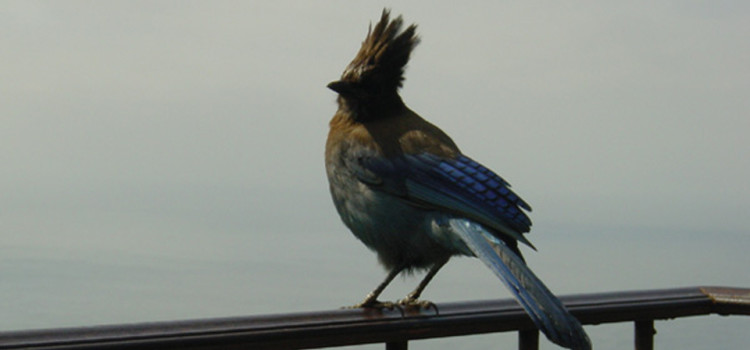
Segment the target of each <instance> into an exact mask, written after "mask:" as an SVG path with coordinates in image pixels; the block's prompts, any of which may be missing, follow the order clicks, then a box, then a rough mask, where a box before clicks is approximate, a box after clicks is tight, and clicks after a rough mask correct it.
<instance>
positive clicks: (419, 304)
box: [397, 296, 438, 312]
mask: <svg viewBox="0 0 750 350" xmlns="http://www.w3.org/2000/svg"><path fill="white" fill-rule="evenodd" d="M397 304H398V305H401V306H403V307H407V308H409V307H413V308H417V309H425V310H429V309H433V310H435V312H437V311H438V307H437V305H435V303H433V302H431V301H429V300H419V299H417V298H414V297H411V296H407V297H406V298H403V299H401V300H399V301H398V302H397Z"/></svg>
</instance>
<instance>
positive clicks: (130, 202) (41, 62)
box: [0, 1, 750, 349]
mask: <svg viewBox="0 0 750 350" xmlns="http://www.w3.org/2000/svg"><path fill="white" fill-rule="evenodd" d="M384 6H388V7H392V8H393V11H394V13H396V14H399V13H402V14H404V17H405V20H406V22H408V23H412V22H416V23H418V24H419V33H420V35H421V36H422V38H423V41H422V43H421V44H420V45H419V46H418V47H417V50H416V52H415V54H414V55H413V59H412V61H411V64H410V65H409V68H408V70H407V80H406V82H405V87H404V89H403V91H402V94H403V96H404V99H405V100H406V102H407V104H408V105H409V106H410V107H411V108H412V109H414V110H416V111H417V112H418V113H420V114H421V115H422V116H424V117H426V118H428V119H429V120H431V121H433V122H434V123H436V124H438V125H439V126H441V127H442V128H443V129H444V130H445V131H446V132H448V133H450V134H451V135H452V136H453V138H454V140H455V141H456V142H457V143H458V144H459V145H460V146H461V147H462V150H463V151H464V152H465V153H467V154H469V155H470V156H472V157H473V158H475V159H477V160H479V161H481V162H482V163H484V164H485V165H487V166H488V167H490V168H492V169H494V170H496V171H497V172H498V173H500V174H501V175H502V176H504V177H505V178H506V179H507V180H509V181H510V182H511V183H512V184H513V185H514V189H515V190H516V191H517V192H518V193H519V194H521V195H522V196H523V197H524V198H525V199H526V200H527V201H529V202H530V203H531V204H532V206H533V207H534V209H535V210H534V212H533V213H532V214H533V215H532V219H533V220H534V223H535V225H534V229H533V232H532V234H531V235H530V237H529V238H530V239H531V240H532V241H533V242H534V243H535V244H536V246H537V247H538V248H539V252H536V253H535V252H532V251H529V250H526V251H525V252H526V256H527V258H528V260H529V264H530V265H531V266H532V267H533V269H534V270H535V271H536V272H538V274H539V275H540V277H542V279H544V280H545V281H546V282H547V283H548V285H549V286H550V288H551V289H553V290H554V291H555V292H557V293H558V294H571V293H587V292H596V291H613V290H624V289H652V288H669V287H680V286H691V285H706V284H715V285H732V286H742V287H750V275H749V274H748V272H747V267H748V266H749V265H750V258H749V257H748V254H747V252H746V250H747V249H748V248H749V247H750V233H749V232H748V229H749V228H750V215H748V214H750V210H749V209H750V207H749V206H748V204H747V203H748V202H747V198H748V196H749V195H750V187H749V186H748V185H747V183H748V178H750V160H748V153H749V152H748V148H749V147H748V146H749V144H750V143H749V142H748V141H747V135H746V134H747V133H748V129H749V128H750V118H748V117H749V115H748V112H749V111H750V99H749V97H750V64H748V62H750V40H748V32H749V30H750V3H748V2H746V1H705V2H701V1H674V2H652V1H636V2H622V1H591V2H573V3H570V2H567V3H560V2H556V1H547V2H495V1H464V2H461V3H460V5H459V3H457V2H454V1H442V2H424V3H415V2H387V3H375V2H372V3H364V2H344V1H314V2H288V1H276V2H270V1H269V2H264V3H256V2H227V1H216V2H190V1H158V2H153V1H128V2H114V1H106V2H104V1H67V2H55V1H49V2H33V1H14V2H8V1H3V2H0V43H1V45H0V50H1V51H0V52H1V53H0V62H2V66H0V67H2V68H0V116H2V124H1V127H0V164H1V165H2V168H1V169H2V171H0V330H11V329H24V328H46V327H59V326H79V325H92V324H103V323H122V322H141V321H154V320H171V319H185V318H199V317H220V316H234V315H251V314H263V313H284V312H297V311H311V310H327V309H331V308H336V307H338V306H341V305H346V304H352V303H354V302H357V301H359V299H361V298H362V297H363V296H364V294H365V293H366V292H367V291H369V290H370V289H371V288H372V287H374V285H375V284H376V283H377V282H379V281H380V279H381V278H382V277H383V275H384V273H383V271H382V270H381V269H380V267H379V266H377V264H376V260H375V258H374V255H373V254H372V253H370V252H369V251H367V250H366V249H365V248H364V246H362V245H361V244H360V243H359V242H358V241H357V240H356V239H355V238H353V236H351V235H350V234H349V233H348V232H347V230H346V229H345V228H344V226H343V225H342V224H341V223H340V222H339V219H338V217H337V215H336V214H335V212H334V209H333V206H332V205H331V203H330V199H329V198H328V193H327V184H326V179H325V175H324V170H323V160H322V157H323V144H324V140H325V136H326V132H327V122H328V120H329V119H330V117H331V116H332V114H333V112H334V111H335V108H336V106H335V102H334V100H335V95H334V93H333V92H331V91H329V90H327V89H326V88H325V84H326V83H328V82H329V81H331V80H334V79H336V78H337V77H338V76H339V74H340V73H341V72H342V71H343V69H344V67H345V66H346V64H348V62H349V61H350V60H351V58H352V57H353V55H354V54H355V52H356V51H357V49H358V48H359V44H360V42H361V41H362V39H363V38H364V35H365V34H366V32H367V25H368V23H369V22H371V21H375V20H377V19H378V18H379V15H380V11H381V10H382V8H383V7H384ZM417 280H418V279H416V278H406V279H399V280H397V281H396V282H395V283H394V286H393V287H392V288H391V289H388V290H387V291H386V293H385V297H386V298H389V299H396V298H400V297H402V294H404V293H406V292H407V291H408V290H410V289H411V288H412V287H413V286H414V285H415V284H416V283H417ZM425 297H426V298H428V299H431V300H433V301H437V302H440V301H456V300H471V299H486V298H507V297H509V294H508V293H507V292H506V291H505V290H504V288H503V287H502V286H501V284H500V282H498V281H497V280H496V279H495V278H494V277H493V275H492V274H491V273H490V272H489V271H487V270H486V269H485V268H484V266H482V265H481V264H480V263H479V262H477V261H475V260H473V259H456V260H454V261H453V262H452V263H451V264H449V265H448V266H447V267H446V268H445V269H444V271H442V273H441V274H439V275H438V277H437V278H436V280H435V281H434V283H433V284H432V285H431V286H430V287H429V288H428V289H427V291H426V293H425ZM704 327H705V328H704ZM749 327H750V320H748V319H746V318H740V317H733V318H722V317H707V318H693V319H681V320H677V321H669V322H658V323H657V329H658V330H659V334H658V335H657V338H656V339H657V346H660V347H662V348H672V349H677V348H690V349H705V348H712V349H717V348H722V349H724V348H725V349H737V348H743V347H746V346H747V344H748V343H750V332H747V330H748V329H750V328H749ZM587 329H588V330H589V332H590V334H591V336H592V339H593V341H594V343H595V347H596V348H597V349H624V348H631V347H632V346H631V342H632V329H631V325H627V324H625V325H616V326H594V327H587ZM501 344H507V346H506V347H512V346H515V345H514V344H515V336H513V335H489V336H481V337H465V338H452V339H440V340H434V341H425V342H415V343H414V344H413V345H412V346H413V347H414V348H416V349H420V348H429V349H433V348H444V349H450V348H455V347H461V348H480V349H481V348H487V347H495V348H497V347H501V346H502V345H501ZM379 347H380V346H378V348H379ZM543 348H547V349H551V348H553V347H552V346H550V345H548V344H547V343H544V344H543Z"/></svg>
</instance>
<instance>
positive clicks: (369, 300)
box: [353, 266, 404, 308]
mask: <svg viewBox="0 0 750 350" xmlns="http://www.w3.org/2000/svg"><path fill="white" fill-rule="evenodd" d="M403 270H404V268H403V267H401V266H399V267H394V268H393V269H391V271H390V272H388V276H386V277H385V280H383V282H381V283H380V284H379V285H378V286H377V287H376V288H375V289H374V290H373V291H372V292H370V293H368V294H367V296H366V297H365V300H362V302H361V303H359V304H357V305H354V306H353V308H361V307H387V308H393V306H394V305H393V303H382V302H379V301H378V296H380V293H382V292H383V290H384V289H385V287H387V286H388V284H389V283H391V281H393V279H394V278H396V276H398V274H399V273H401V271H403Z"/></svg>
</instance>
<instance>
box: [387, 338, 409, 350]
mask: <svg viewBox="0 0 750 350" xmlns="http://www.w3.org/2000/svg"><path fill="white" fill-rule="evenodd" d="M408 348H409V343H408V342H407V341H406V340H404V341H391V342H387V343H385V350H407V349H408Z"/></svg>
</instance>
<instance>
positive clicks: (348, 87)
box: [326, 80, 352, 94]
mask: <svg viewBox="0 0 750 350" xmlns="http://www.w3.org/2000/svg"><path fill="white" fill-rule="evenodd" d="M326 86H327V87H328V88H329V89H331V90H333V91H336V92H338V93H339V94H346V93H348V92H351V91H352V84H351V83H349V82H346V81H343V80H336V81H332V82H330V83H328V85H326Z"/></svg>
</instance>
